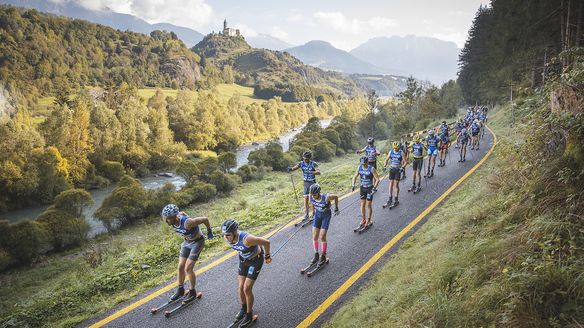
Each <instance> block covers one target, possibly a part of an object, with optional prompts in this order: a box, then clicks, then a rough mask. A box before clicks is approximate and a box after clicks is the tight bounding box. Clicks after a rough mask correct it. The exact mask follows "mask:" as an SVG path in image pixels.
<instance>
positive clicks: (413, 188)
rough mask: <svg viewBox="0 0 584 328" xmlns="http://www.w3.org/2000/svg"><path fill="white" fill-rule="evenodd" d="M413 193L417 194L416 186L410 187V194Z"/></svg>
mask: <svg viewBox="0 0 584 328" xmlns="http://www.w3.org/2000/svg"><path fill="white" fill-rule="evenodd" d="M412 191H413V192H414V193H415V191H416V185H412V186H411V187H410V189H408V192H412Z"/></svg>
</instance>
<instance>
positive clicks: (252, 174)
mask: <svg viewBox="0 0 584 328" xmlns="http://www.w3.org/2000/svg"><path fill="white" fill-rule="evenodd" d="M265 174H266V170H265V168H264V167H263V166H260V167H257V166H255V165H251V164H246V165H243V166H242V167H240V168H239V170H238V171H237V175H239V176H240V177H241V180H242V181H243V182H247V181H251V180H261V179H263V178H264V175H265Z"/></svg>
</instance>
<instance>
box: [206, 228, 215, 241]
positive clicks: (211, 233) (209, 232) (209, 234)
mask: <svg viewBox="0 0 584 328" xmlns="http://www.w3.org/2000/svg"><path fill="white" fill-rule="evenodd" d="M213 237H214V236H213V230H211V229H207V239H213Z"/></svg>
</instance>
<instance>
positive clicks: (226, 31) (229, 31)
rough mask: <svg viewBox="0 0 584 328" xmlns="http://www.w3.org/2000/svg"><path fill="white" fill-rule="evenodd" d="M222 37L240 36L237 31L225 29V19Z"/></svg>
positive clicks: (229, 28)
mask: <svg viewBox="0 0 584 328" xmlns="http://www.w3.org/2000/svg"><path fill="white" fill-rule="evenodd" d="M223 35H227V36H240V35H241V34H240V33H239V29H234V28H231V27H227V19H225V20H224V21H223Z"/></svg>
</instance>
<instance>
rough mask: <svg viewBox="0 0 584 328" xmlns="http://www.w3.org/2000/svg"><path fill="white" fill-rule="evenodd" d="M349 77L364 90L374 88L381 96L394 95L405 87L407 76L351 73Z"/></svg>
mask: <svg viewBox="0 0 584 328" xmlns="http://www.w3.org/2000/svg"><path fill="white" fill-rule="evenodd" d="M350 76H351V79H353V81H355V82H356V83H357V84H358V85H359V86H360V87H361V88H363V89H365V90H375V93H377V95H379V96H382V97H395V96H396V95H397V94H398V93H400V92H402V91H404V90H405V89H406V88H407V83H406V82H407V80H408V79H407V78H406V77H403V76H393V75H367V74H351V75H350Z"/></svg>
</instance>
